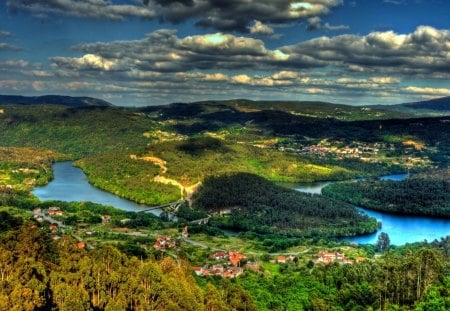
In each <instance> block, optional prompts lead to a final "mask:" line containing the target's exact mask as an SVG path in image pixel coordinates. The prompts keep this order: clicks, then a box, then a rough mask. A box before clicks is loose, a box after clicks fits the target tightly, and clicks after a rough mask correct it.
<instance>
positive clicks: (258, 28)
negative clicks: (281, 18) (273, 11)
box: [250, 20, 273, 36]
mask: <svg viewBox="0 0 450 311" xmlns="http://www.w3.org/2000/svg"><path fill="white" fill-rule="evenodd" d="M250 33H252V34H256V35H266V36H267V35H271V34H273V28H272V27H270V26H269V25H266V24H263V23H262V22H260V21H257V20H255V23H254V24H253V26H252V27H251V28H250Z"/></svg>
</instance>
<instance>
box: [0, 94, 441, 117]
mask: <svg viewBox="0 0 450 311" xmlns="http://www.w3.org/2000/svg"><path fill="white" fill-rule="evenodd" d="M7 104H15V105H63V106H67V107H71V108H86V107H111V106H114V105H113V104H111V103H109V102H107V101H105V100H102V99H98V98H93V97H72V96H60V95H45V96H14V95H0V105H7ZM214 106H215V107H216V108H217V107H220V106H222V107H224V106H227V107H230V108H234V109H238V110H242V111H260V110H279V111H285V112H288V113H292V114H298V115H303V116H309V117H318V118H336V119H340V120H348V121H349V120H362V119H372V120H373V119H392V118H411V117H429V116H447V115H450V96H449V97H442V98H437V99H431V100H427V101H420V102H412V103H404V104H398V105H367V106H352V105H341V104H333V103H325V102H308V101H252V100H246V99H234V100H223V101H202V102H194V103H189V104H170V105H163V106H148V107H143V108H141V110H142V111H153V110H160V109H166V110H167V109H169V110H177V111H178V112H177V113H179V112H180V110H183V111H185V113H187V115H190V114H191V113H192V109H194V110H195V109H200V107H202V108H201V109H203V110H210V108H211V107H214ZM208 107H209V108H208ZM216 108H215V109H216ZM213 110H214V109H213Z"/></svg>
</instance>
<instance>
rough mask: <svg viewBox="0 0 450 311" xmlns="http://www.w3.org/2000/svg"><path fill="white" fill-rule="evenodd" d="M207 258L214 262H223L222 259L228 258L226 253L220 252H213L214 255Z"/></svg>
mask: <svg viewBox="0 0 450 311" xmlns="http://www.w3.org/2000/svg"><path fill="white" fill-rule="evenodd" d="M209 257H210V258H211V259H215V260H223V259H226V258H228V254H227V253H226V252H223V251H220V252H215V253H214V254H212V255H211V256H209Z"/></svg>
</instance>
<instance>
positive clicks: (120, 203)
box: [33, 162, 162, 215]
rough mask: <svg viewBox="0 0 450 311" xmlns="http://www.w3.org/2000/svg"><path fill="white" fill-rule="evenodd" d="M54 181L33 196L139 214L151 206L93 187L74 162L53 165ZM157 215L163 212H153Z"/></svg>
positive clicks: (35, 191) (34, 192) (43, 199)
mask: <svg viewBox="0 0 450 311" xmlns="http://www.w3.org/2000/svg"><path fill="white" fill-rule="evenodd" d="M53 177H54V178H53V180H52V181H51V182H49V183H48V184H47V185H45V186H43V187H38V188H36V189H34V190H33V194H34V195H35V196H37V197H38V198H39V199H40V200H42V201H47V200H58V201H65V202H70V201H90V202H93V203H99V204H103V205H108V206H114V207H116V208H118V209H121V210H125V211H131V212H139V211H142V210H143V209H145V208H148V207H149V206H146V205H143V204H137V203H135V202H132V201H129V200H126V199H122V198H120V197H118V196H116V195H114V194H112V193H109V192H106V191H103V190H100V189H98V188H96V187H94V186H92V185H91V184H90V183H89V182H88V180H87V177H86V175H85V174H84V173H83V171H82V170H81V169H80V168H78V167H74V166H72V162H58V163H55V164H54V165H53ZM151 212H152V213H153V214H155V215H159V214H161V212H162V211H161V210H160V209H157V210H152V211H151Z"/></svg>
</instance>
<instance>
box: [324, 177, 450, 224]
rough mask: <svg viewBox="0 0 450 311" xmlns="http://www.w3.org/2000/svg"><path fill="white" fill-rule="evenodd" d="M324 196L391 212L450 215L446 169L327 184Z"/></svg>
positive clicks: (446, 216)
mask: <svg viewBox="0 0 450 311" xmlns="http://www.w3.org/2000/svg"><path fill="white" fill-rule="evenodd" d="M323 193H324V194H325V195H326V196H329V197H332V198H335V199H339V200H343V201H347V202H350V203H352V204H355V205H358V206H361V207H365V208H369V209H374V210H379V211H385V212H389V213H394V214H405V215H425V216H433V217H445V218H450V182H449V171H448V170H446V171H440V173H439V172H430V173H426V174H420V175H418V176H413V177H410V178H408V179H406V180H404V181H400V182H397V181H380V180H375V181H365V182H351V183H336V184H333V185H329V186H327V187H326V188H325V189H324V190H323Z"/></svg>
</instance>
